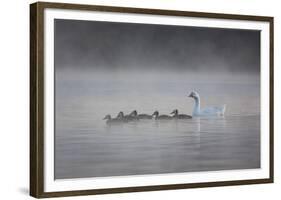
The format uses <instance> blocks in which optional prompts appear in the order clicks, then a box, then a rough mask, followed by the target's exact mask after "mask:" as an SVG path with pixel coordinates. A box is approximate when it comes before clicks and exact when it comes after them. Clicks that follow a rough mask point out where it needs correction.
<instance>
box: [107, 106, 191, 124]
mask: <svg viewBox="0 0 281 200" xmlns="http://www.w3.org/2000/svg"><path fill="white" fill-rule="evenodd" d="M191 118H192V117H191V116H190V115H186V114H179V112H178V110H177V109H175V110H173V112H171V113H170V115H159V112H158V111H155V112H154V113H153V114H152V115H149V114H138V112H137V111H136V110H134V111H132V112H131V113H130V114H128V115H124V113H123V112H122V111H121V112H119V113H118V115H117V117H116V118H112V117H111V115H106V116H105V117H104V118H103V119H104V120H106V123H121V122H129V121H136V120H142V119H154V120H172V119H191Z"/></svg>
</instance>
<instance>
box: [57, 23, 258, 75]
mask: <svg viewBox="0 0 281 200" xmlns="http://www.w3.org/2000/svg"><path fill="white" fill-rule="evenodd" d="M259 65H260V32H259V31H251V30H238V29H236V30H234V29H218V28H197V27H186V26H170V25H149V24H132V23H113V22H96V21H80V20H62V19H56V20H55V67H56V69H61V68H79V69H86V68H92V69H116V70H119V69H121V70H122V69H124V70H126V69H139V68H141V69H156V70H158V69H171V70H211V71H213V70H227V71H230V72H238V71H242V72H243V71H247V72H259V68H260V67H259Z"/></svg>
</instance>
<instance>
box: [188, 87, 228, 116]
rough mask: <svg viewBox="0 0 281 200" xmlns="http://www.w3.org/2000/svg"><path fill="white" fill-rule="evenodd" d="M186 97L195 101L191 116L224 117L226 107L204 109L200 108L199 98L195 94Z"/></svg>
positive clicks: (193, 92)
mask: <svg viewBox="0 0 281 200" xmlns="http://www.w3.org/2000/svg"><path fill="white" fill-rule="evenodd" d="M188 97H191V98H193V99H194V100H195V105H194V108H193V113H192V116H224V112H225V109H226V105H223V106H212V107H207V108H204V109H201V108H200V96H199V94H198V93H197V92H195V91H192V92H191V93H190V94H189V95H188Z"/></svg>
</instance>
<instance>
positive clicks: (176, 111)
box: [170, 109, 178, 114]
mask: <svg viewBox="0 0 281 200" xmlns="http://www.w3.org/2000/svg"><path fill="white" fill-rule="evenodd" d="M170 114H178V110H177V109H175V110H173V112H171V113H170Z"/></svg>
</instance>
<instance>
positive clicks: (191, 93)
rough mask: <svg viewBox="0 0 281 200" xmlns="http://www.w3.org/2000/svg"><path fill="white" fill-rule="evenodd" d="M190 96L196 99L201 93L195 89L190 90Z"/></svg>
mask: <svg viewBox="0 0 281 200" xmlns="http://www.w3.org/2000/svg"><path fill="white" fill-rule="evenodd" d="M188 97H191V98H194V99H199V94H198V93H197V92H195V91H192V92H190V94H189V95H188Z"/></svg>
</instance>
